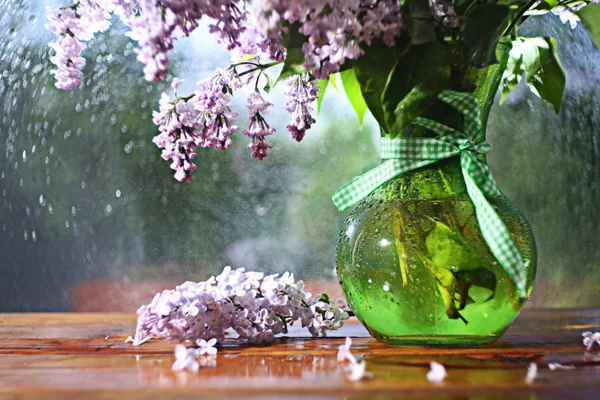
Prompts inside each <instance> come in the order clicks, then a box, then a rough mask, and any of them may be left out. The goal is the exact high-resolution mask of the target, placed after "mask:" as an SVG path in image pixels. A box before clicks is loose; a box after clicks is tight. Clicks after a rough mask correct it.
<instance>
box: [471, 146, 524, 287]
mask: <svg viewBox="0 0 600 400" xmlns="http://www.w3.org/2000/svg"><path fill="white" fill-rule="evenodd" d="M468 157H470V156H469V155H467V154H464V153H463V155H462V156H461V164H463V168H462V173H463V177H464V179H465V184H466V186H467V192H468V193H469V196H470V197H471V200H472V201H473V205H474V206H475V213H476V215H477V221H478V222H479V227H480V229H481V234H482V236H483V238H484V239H485V241H486V243H487V244H488V246H489V247H490V250H491V251H492V254H493V255H494V256H495V257H496V259H497V260H498V262H499V263H500V265H502V267H503V268H504V269H505V270H506V272H507V273H508V275H509V276H510V278H511V279H512V280H513V282H514V283H515V286H516V287H517V289H518V291H519V294H520V297H521V298H524V297H527V290H526V282H527V277H526V276H525V263H524V262H523V257H522V256H521V253H520V251H519V248H518V247H517V243H516V242H515V240H514V238H513V237H512V234H511V233H510V231H509V230H508V228H507V227H506V225H505V224H504V222H502V220H501V219H500V217H499V216H498V214H497V213H496V211H495V210H494V208H493V207H492V206H491V205H490V203H489V202H488V201H487V199H486V198H485V195H484V194H483V192H482V191H481V190H480V189H479V187H478V186H477V184H476V183H475V181H474V180H473V178H472V177H471V176H470V174H469V168H468V165H469V164H470V162H471V160H469V159H468Z"/></svg>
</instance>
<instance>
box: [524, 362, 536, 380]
mask: <svg viewBox="0 0 600 400" xmlns="http://www.w3.org/2000/svg"><path fill="white" fill-rule="evenodd" d="M537 372H538V367H537V364H536V363H530V364H529V368H528V369H527V375H525V383H526V384H528V385H531V384H532V383H533V381H534V380H535V378H536V377H537Z"/></svg>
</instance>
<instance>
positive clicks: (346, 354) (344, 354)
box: [337, 337, 356, 364]
mask: <svg viewBox="0 0 600 400" xmlns="http://www.w3.org/2000/svg"><path fill="white" fill-rule="evenodd" d="M351 345H352V339H350V338H349V337H347V338H346V343H344V344H342V345H340V347H339V350H338V354H337V360H338V362H344V361H346V360H348V361H350V362H351V363H352V364H356V358H355V357H354V356H353V355H352V353H351V352H350V346H351Z"/></svg>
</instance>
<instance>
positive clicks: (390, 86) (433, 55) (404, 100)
mask: <svg viewBox="0 0 600 400" xmlns="http://www.w3.org/2000/svg"><path fill="white" fill-rule="evenodd" d="M449 79H450V62H449V60H448V51H447V50H446V47H445V46H444V45H442V44H441V43H439V42H437V41H436V42H431V43H427V44H424V45H419V46H413V47H411V48H410V50H409V51H408V53H407V54H406V55H405V56H404V57H402V59H400V60H399V61H398V62H397V63H396V66H395V68H394V70H393V72H392V74H391V75H390V79H389V81H388V82H387V84H386V87H385V90H384V92H383V93H382V108H383V111H384V119H385V126H386V127H387V129H388V130H387V133H389V134H391V135H392V136H396V135H398V134H399V133H400V132H401V131H402V130H403V129H404V128H406V127H407V126H408V125H409V124H410V123H411V122H412V121H413V120H414V119H415V118H417V117H418V116H420V115H422V114H424V113H426V112H428V111H429V109H430V107H431V106H433V105H434V104H435V101H436V98H437V95H438V94H439V93H440V92H441V91H442V90H443V89H445V88H446V86H447V85H448V82H449Z"/></svg>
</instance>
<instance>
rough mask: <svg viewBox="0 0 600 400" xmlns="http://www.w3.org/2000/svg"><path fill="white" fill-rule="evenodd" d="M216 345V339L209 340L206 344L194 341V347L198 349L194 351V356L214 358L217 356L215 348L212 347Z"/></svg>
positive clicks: (201, 340)
mask: <svg viewBox="0 0 600 400" xmlns="http://www.w3.org/2000/svg"><path fill="white" fill-rule="evenodd" d="M215 344H217V339H214V338H213V339H210V340H209V341H208V342H207V341H206V340H204V339H198V340H196V345H197V346H198V349H197V350H196V354H197V355H199V356H201V355H203V354H206V355H207V356H214V355H215V354H217V348H216V347H214V346H215Z"/></svg>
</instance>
